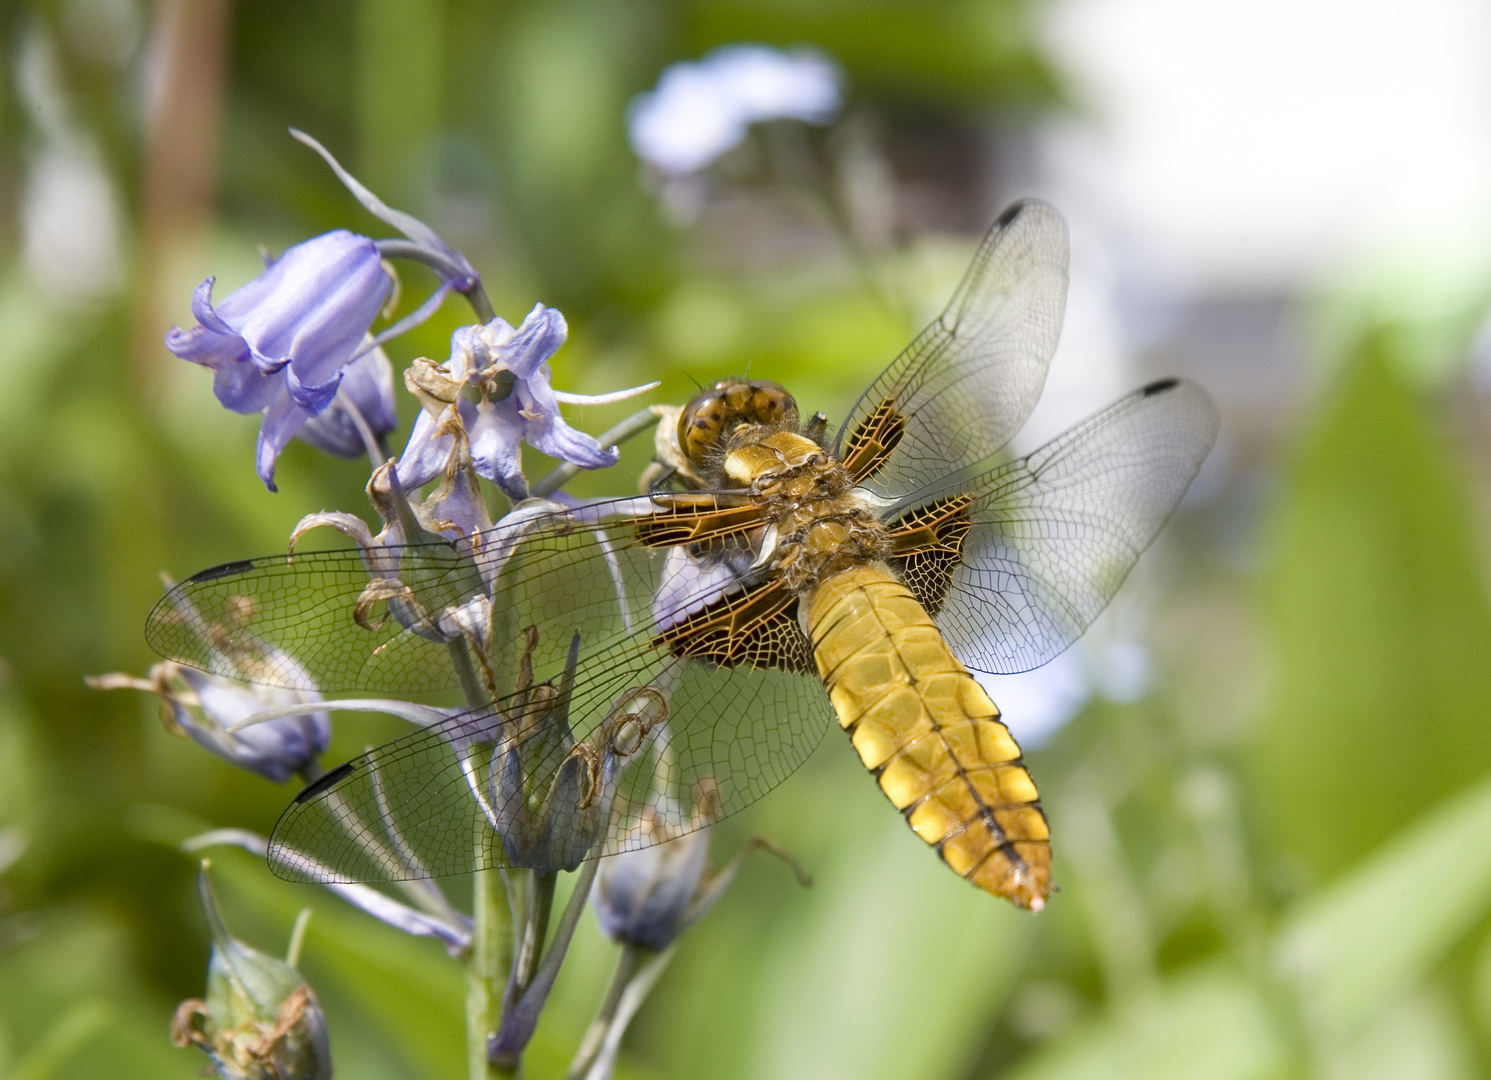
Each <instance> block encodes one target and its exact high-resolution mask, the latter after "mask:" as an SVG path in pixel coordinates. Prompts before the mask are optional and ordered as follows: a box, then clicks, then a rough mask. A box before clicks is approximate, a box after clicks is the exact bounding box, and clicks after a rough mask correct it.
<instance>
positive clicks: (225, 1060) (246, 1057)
mask: <svg viewBox="0 0 1491 1080" xmlns="http://www.w3.org/2000/svg"><path fill="white" fill-rule="evenodd" d="M197 880H198V889H199V893H200V895H201V899H202V911H203V913H204V914H205V915H206V916H207V925H208V928H209V929H210V931H211V933H212V959H211V961H210V962H209V964H208V967H207V998H206V1000H205V1001H201V1000H196V999H192V1000H189V1001H183V1002H182V1003H181V1004H180V1005H179V1006H178V1007H177V1009H176V1015H175V1016H174V1017H172V1019H171V1040H172V1041H173V1042H174V1043H175V1044H176V1045H177V1046H181V1047H186V1046H193V1045H195V1046H199V1047H201V1048H202V1049H203V1050H204V1051H205V1052H206V1053H207V1056H208V1057H210V1058H211V1059H212V1063H213V1065H214V1066H215V1067H216V1068H217V1074H218V1076H219V1077H221V1078H222V1080H331V1046H330V1044H329V1042H328V1040H327V1035H326V1017H325V1016H324V1015H323V1013H322V1012H321V1004H320V1002H318V1001H317V1000H316V994H315V992H314V991H313V990H312V989H311V988H310V987H309V986H308V985H307V984H306V982H305V980H303V979H302V978H301V977H300V973H299V972H298V971H296V970H295V968H293V967H292V966H291V965H290V964H288V963H286V962H285V961H283V960H277V959H275V958H274V957H272V956H267V955H265V954H264V953H261V952H259V950H257V949H252V948H250V947H249V946H247V945H245V944H243V942H241V941H237V940H235V939H234V938H233V937H232V936H231V935H230V934H229V933H228V930H227V927H226V926H224V925H223V920H222V915H221V914H220V913H219V912H218V909H217V901H216V900H215V899H214V898H213V895H212V886H211V885H210V884H209V883H208V880H207V867H206V864H205V863H204V864H203V868H202V873H201V874H200V875H199V876H198V879H197Z"/></svg>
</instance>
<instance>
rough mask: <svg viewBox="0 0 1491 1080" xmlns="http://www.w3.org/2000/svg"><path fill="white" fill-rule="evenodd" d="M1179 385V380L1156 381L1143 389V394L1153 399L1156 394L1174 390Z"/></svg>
mask: <svg viewBox="0 0 1491 1080" xmlns="http://www.w3.org/2000/svg"><path fill="white" fill-rule="evenodd" d="M1179 385H1180V380H1179V379H1156V380H1155V381H1154V382H1152V383H1150V384H1149V385H1148V386H1146V387H1145V388H1144V390H1143V393H1144V396H1145V397H1154V396H1155V395H1156V394H1163V393H1164V392H1165V391H1167V390H1174V389H1175V388H1176V387H1177V386H1179Z"/></svg>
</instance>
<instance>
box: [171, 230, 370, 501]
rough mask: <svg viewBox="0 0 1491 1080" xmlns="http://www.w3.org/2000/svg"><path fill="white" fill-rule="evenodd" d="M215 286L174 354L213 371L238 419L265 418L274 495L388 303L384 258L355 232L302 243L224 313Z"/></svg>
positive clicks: (201, 289)
mask: <svg viewBox="0 0 1491 1080" xmlns="http://www.w3.org/2000/svg"><path fill="white" fill-rule="evenodd" d="M212 285H213V279H212V278H208V279H207V280H205V281H203V282H202V284H201V285H199V286H198V287H197V291H196V294H195V295H194V296H193V297H192V314H193V315H195V316H196V318H197V325H196V326H194V327H192V328H191V329H189V330H182V329H181V328H179V327H175V328H173V329H172V330H171V332H170V333H168V334H167V335H166V348H168V349H170V350H171V352H173V353H175V354H176V355H177V356H179V357H181V358H182V359H184V360H190V361H192V362H193V363H195V364H202V365H203V366H205V367H210V368H212V370H213V376H214V378H213V392H214V393H216V394H217V399H218V400H219V401H220V402H222V403H223V405H225V406H227V407H228V408H230V409H232V410H233V411H234V412H240V413H253V412H263V414H264V422H263V423H262V424H261V425H260V427H259V448H258V453H257V455H256V459H257V460H256V464H257V467H258V472H259V476H260V478H261V479H262V480H263V481H264V484H265V486H266V487H268V488H269V489H270V490H271V491H273V490H274V463H275V459H276V458H277V457H278V456H279V453H280V451H281V450H283V449H284V448H285V445H286V444H287V443H288V442H289V441H290V439H291V438H292V437H293V436H294V435H295V434H296V432H298V431H299V430H300V428H301V427H302V425H304V424H305V423H306V421H308V420H309V419H310V418H311V417H313V416H316V415H317V414H319V413H320V412H322V411H323V410H324V409H325V408H326V407H327V406H328V405H330V404H331V402H332V399H333V398H334V397H335V396H336V393H337V390H338V388H339V386H340V385H341V381H342V371H343V369H344V368H345V367H347V365H348V364H350V363H351V362H352V360H353V359H354V357H355V355H356V353H357V350H358V348H359V346H361V345H362V343H363V339H364V337H365V336H366V335H367V332H368V328H369V327H370V326H372V324H373V320H374V319H375V318H377V316H378V312H379V310H380V309H381V308H382V307H383V301H384V299H385V298H386V297H387V296H388V290H389V287H390V281H389V277H388V274H387V272H386V271H385V270H384V269H383V256H382V255H381V254H380V253H379V251H378V248H377V246H376V245H375V244H374V243H373V241H372V240H370V239H368V238H367V237H366V236H357V235H355V234H354V233H350V232H348V231H346V230H345V229H338V230H336V231H335V232H329V233H325V234H323V235H321V236H318V237H315V238H314V239H311V240H307V241H305V242H304V243H300V244H296V245H295V246H294V247H292V248H290V249H289V250H287V251H286V252H285V253H284V254H282V255H281V256H280V257H279V258H278V259H276V260H274V261H273V262H271V263H270V264H269V265H268V266H267V267H266V268H265V270H264V272H263V273H262V274H260V275H259V276H258V277H256V278H254V280H253V281H251V282H249V283H248V284H247V285H245V286H243V287H242V288H240V289H238V290H236V291H235V292H233V293H232V294H230V295H229V296H228V297H227V298H226V299H224V300H222V301H221V302H220V303H219V304H217V306H216V307H214V306H213V303H212Z"/></svg>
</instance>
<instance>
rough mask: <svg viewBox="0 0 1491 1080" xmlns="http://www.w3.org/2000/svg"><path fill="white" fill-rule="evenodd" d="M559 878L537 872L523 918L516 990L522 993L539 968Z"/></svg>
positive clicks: (552, 874)
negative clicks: (555, 887) (525, 915)
mask: <svg viewBox="0 0 1491 1080" xmlns="http://www.w3.org/2000/svg"><path fill="white" fill-rule="evenodd" d="M558 880H559V875H558V874H556V873H552V872H550V873H541V872H538V871H535V872H534V875H533V893H532V896H531V897H530V901H529V904H528V917H527V919H525V920H524V923H525V925H524V927H523V940H522V942H521V943H520V944H519V946H518V968H517V978H516V979H515V980H514V981H515V983H516V990H517V992H518V994H519V995H520V996H521V995H522V993H523V991H524V990H526V989H528V984H529V983H531V982H532V981H533V973H534V972H535V971H537V970H538V960H539V957H540V956H541V955H542V954H543V951H544V938H546V937H547V936H548V934H549V913H550V912H552V911H553V910H554V885H555V883H556V882H557V881H558Z"/></svg>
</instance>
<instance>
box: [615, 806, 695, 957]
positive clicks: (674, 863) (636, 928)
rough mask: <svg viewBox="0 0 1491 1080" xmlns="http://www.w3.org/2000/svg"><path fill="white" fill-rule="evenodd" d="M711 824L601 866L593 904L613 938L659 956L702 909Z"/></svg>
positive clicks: (617, 856)
mask: <svg viewBox="0 0 1491 1080" xmlns="http://www.w3.org/2000/svg"><path fill="white" fill-rule="evenodd" d="M709 833H710V830H709V828H708V827H707V826H706V827H704V828H700V829H696V830H695V831H693V832H690V833H685V834H684V835H682V836H678V837H675V838H673V839H670V840H663V841H661V842H659V843H654V844H653V845H652V846H650V847H644V848H640V849H638V850H636V851H626V852H622V853H621V854H619V855H613V856H611V857H610V858H607V859H605V860H603V861H602V862H601V866H600V872H599V873H598V874H597V875H596V882H595V892H594V894H593V895H592V896H591V903H592V904H593V905H594V907H595V915H596V920H597V921H598V922H599V923H600V927H601V931H602V932H603V933H604V934H605V935H606V936H607V937H609V938H612V939H613V940H616V941H622V942H626V943H628V944H632V945H640V946H641V947H642V948H644V949H651V950H653V951H654V952H660V951H662V950H663V949H666V948H667V947H668V946H669V945H671V944H672V943H673V939H674V938H676V937H677V936H678V935H679V934H680V933H682V932H683V930H684V929H685V928H686V927H687V926H688V925H689V923H691V922H692V921H693V920H694V919H695V918H697V917H698V915H700V914H702V913H703V912H702V911H697V912H696V911H695V910H694V908H695V902H696V900H697V899H698V898H699V897H700V895H701V891H702V886H703V884H704V875H705V871H706V870H707V869H708V867H709Z"/></svg>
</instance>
